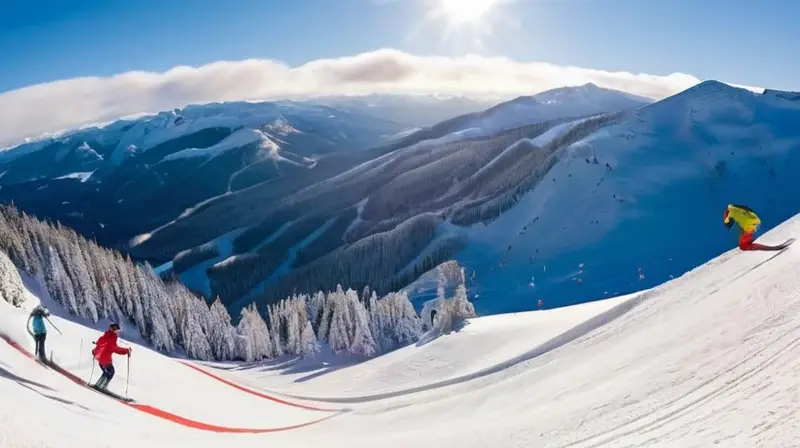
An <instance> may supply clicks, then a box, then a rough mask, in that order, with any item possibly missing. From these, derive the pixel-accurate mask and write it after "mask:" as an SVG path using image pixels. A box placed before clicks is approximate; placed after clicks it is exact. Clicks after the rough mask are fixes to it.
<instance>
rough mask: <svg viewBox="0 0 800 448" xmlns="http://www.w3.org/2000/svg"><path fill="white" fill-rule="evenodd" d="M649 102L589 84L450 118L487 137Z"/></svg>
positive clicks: (526, 97) (622, 109) (621, 109)
mask: <svg viewBox="0 0 800 448" xmlns="http://www.w3.org/2000/svg"><path fill="white" fill-rule="evenodd" d="M650 103H652V100H650V99H648V98H643V97H638V96H635V95H631V94H629V93H625V92H621V91H618V90H612V89H604V88H601V87H598V86H596V85H594V84H591V83H589V84H584V85H582V86H575V87H561V88H558V89H552V90H547V91H544V92H541V93H538V94H536V95H532V96H521V97H518V98H515V99H513V100H511V101H506V102H503V103H500V104H498V105H496V106H494V107H491V108H489V109H486V110H485V111H482V112H478V113H472V114H466V115H463V116H460V117H457V118H455V119H453V120H450V121H451V123H452V124H455V125H456V126H457V129H458V130H461V131H464V130H467V129H470V130H471V134H472V135H473V136H474V135H475V134H477V133H480V134H481V135H484V136H488V135H493V134H496V133H498V132H501V131H505V130H508V129H513V128H516V127H519V126H524V125H526V124H530V123H536V122H541V121H547V120H553V119H556V118H564V117H572V118H578V117H585V116H590V115H598V114H602V113H609V112H620V111H625V110H633V109H636V108H639V107H642V106H645V105H647V104H650ZM453 131H454V130H451V132H453Z"/></svg>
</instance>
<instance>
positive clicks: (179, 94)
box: [0, 49, 699, 147]
mask: <svg viewBox="0 0 800 448" xmlns="http://www.w3.org/2000/svg"><path fill="white" fill-rule="evenodd" d="M587 82H593V83H595V84H597V85H599V86H602V87H608V88H613V89H619V90H623V91H626V92H630V93H634V94H637V95H642V96H647V97H650V98H655V99H659V98H663V97H666V96H669V95H672V94H674V93H677V92H679V91H681V90H684V89H686V88H688V87H691V86H692V85H694V84H696V83H697V82H699V80H698V79H697V78H695V77H694V76H691V75H687V74H683V73H673V74H670V75H667V76H659V75H652V74H634V73H628V72H606V71H602V70H591V69H585V68H579V67H565V66H557V65H553V64H548V63H542V62H521V61H515V60H511V59H508V58H505V57H484V56H463V57H441V56H417V55H412V54H408V53H403V52H400V51H396V50H392V49H382V50H377V51H372V52H368V53H362V54H358V55H355V56H349V57H342V58H337V59H319V60H315V61H311V62H308V63H306V64H304V65H302V66H299V67H290V66H288V65H286V64H284V63H282V62H280V61H274V60H258V59H250V60H243V61H219V62H214V63H211V64H207V65H203V66H200V67H187V66H179V67H175V68H172V69H170V70H168V71H166V72H163V73H154V72H141V71H134V72H127V73H122V74H118V75H114V76H109V77H83V78H74V79H67V80H61V81H55V82H48V83H44V84H37V85H32V86H29V87H25V88H21V89H18V90H12V91H8V92H5V93H2V94H0V147H2V146H4V145H10V144H15V143H19V142H21V141H23V139H25V138H28V137H35V136H40V135H42V134H46V133H54V132H59V131H62V130H65V129H73V128H76V127H80V126H84V125H88V124H92V123H101V122H108V121H111V120H114V119H117V118H120V117H126V116H131V115H135V114H142V113H155V112H159V111H162V110H167V109H172V108H176V107H183V106H186V105H188V104H198V103H208V102H215V101H236V100H245V101H250V100H270V99H285V98H306V97H313V96H324V95H340V94H344V95H350V94H368V93H452V94H462V95H472V96H478V95H506V96H513V95H520V94H532V93H536V92H539V91H542V90H547V89H550V88H554V87H560V86H564V85H579V84H584V83H587Z"/></svg>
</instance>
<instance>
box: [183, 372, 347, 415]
mask: <svg viewBox="0 0 800 448" xmlns="http://www.w3.org/2000/svg"><path fill="white" fill-rule="evenodd" d="M180 363H181V364H183V365H185V366H187V367H191V368H192V369H194V370H197V371H198V372H200V373H202V374H204V375H208V376H210V377H211V378H214V379H215V380H217V381H220V382H222V383H225V384H227V385H228V386H231V387H234V388H236V389H239V390H240V391H242V392H246V393H248V394H250V395H255V396H257V397H261V398H264V399H267V400H270V401H274V402H276V403H280V404H285V405H287V406H294V407H296V408H301V409H306V410H309V411H323V412H342V411H343V410H342V409H326V408H319V407H316V406H310V405H305V404H300V403H292V402H290V401H286V400H282V399H280V398H277V397H273V396H272V395H267V394H264V393H261V392H258V391H255V390H253V389H248V388H246V387H244V386H241V385H239V384H236V383H234V382H233V381H229V380H226V379H225V378H222V377H221V376H219V375H216V374H214V373H211V372H209V371H208V370H205V369H203V368H200V367H198V366H196V365H194V364H191V363H188V362H186V361H180Z"/></svg>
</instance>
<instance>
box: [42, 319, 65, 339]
mask: <svg viewBox="0 0 800 448" xmlns="http://www.w3.org/2000/svg"><path fill="white" fill-rule="evenodd" d="M45 319H47V322H50V319H49V318H47V317H45ZM50 325H52V327H53V328H54V329H55V330H56V331H57V332H58V334H60V335H63V334H64V333H62V332H61V330H59V329H58V327H56V326H55V325H53V323H52V322H50Z"/></svg>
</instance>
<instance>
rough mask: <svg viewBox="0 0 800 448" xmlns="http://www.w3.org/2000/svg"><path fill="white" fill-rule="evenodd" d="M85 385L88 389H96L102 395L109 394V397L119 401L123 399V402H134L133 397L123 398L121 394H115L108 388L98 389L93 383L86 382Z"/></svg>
mask: <svg viewBox="0 0 800 448" xmlns="http://www.w3.org/2000/svg"><path fill="white" fill-rule="evenodd" d="M86 387H88V388H89V389H92V390H94V391H96V392H98V393H101V394H103V395H106V396H109V397H111V398H114V399H117V400H119V401H123V402H125V403H133V402H134V399H133V398H125V397H123V396H122V395H117V394H115V393H114V392H111V391H110V390H108V389H100V388H98V387H95V385H94V384H87V385H86Z"/></svg>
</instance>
